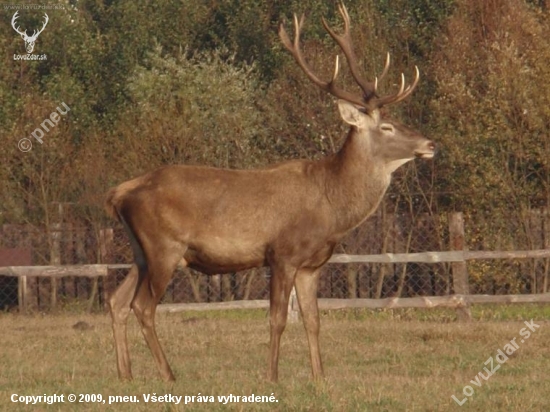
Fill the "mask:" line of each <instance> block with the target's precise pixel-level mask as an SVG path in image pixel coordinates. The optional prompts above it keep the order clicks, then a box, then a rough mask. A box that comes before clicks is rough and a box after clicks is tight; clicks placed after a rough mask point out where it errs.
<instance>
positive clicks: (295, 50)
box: [279, 14, 365, 107]
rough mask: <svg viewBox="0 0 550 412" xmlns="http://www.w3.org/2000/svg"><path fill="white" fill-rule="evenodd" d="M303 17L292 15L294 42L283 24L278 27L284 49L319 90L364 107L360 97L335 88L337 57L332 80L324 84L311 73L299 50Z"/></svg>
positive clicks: (337, 69)
mask: <svg viewBox="0 0 550 412" xmlns="http://www.w3.org/2000/svg"><path fill="white" fill-rule="evenodd" d="M304 21H305V17H304V15H302V16H301V17H300V20H298V17H297V16H296V14H295V15H294V31H295V33H294V42H292V41H291V40H290V37H289V36H288V33H287V32H286V29H285V27H284V24H283V23H281V24H280V25H279V37H280V39H281V41H282V43H283V45H284V46H285V48H286V49H287V50H288V51H289V52H290V53H291V54H292V56H293V57H294V59H295V60H296V62H297V63H298V65H299V66H300V68H301V69H302V70H303V72H304V73H305V74H306V76H307V77H308V78H309V79H310V80H311V81H312V82H313V83H315V84H316V85H317V86H318V87H319V88H321V89H322V90H325V91H326V92H328V93H330V94H332V95H333V96H335V97H337V98H339V99H343V100H346V101H348V102H350V103H354V104H356V105H359V106H361V107H364V106H365V102H364V101H363V99H361V98H360V96H356V95H354V94H352V93H349V92H347V91H345V90H343V89H340V88H338V87H336V85H335V80H336V77H337V76H338V71H339V59H338V56H337V57H336V65H335V69H334V74H333V76H332V79H331V80H330V81H328V82H325V81H323V80H321V79H319V77H317V76H316V75H315V73H313V71H312V70H311V69H310V67H309V66H308V65H307V63H306V61H305V58H304V56H303V55H302V51H301V49H300V32H301V30H302V26H303V24H304Z"/></svg>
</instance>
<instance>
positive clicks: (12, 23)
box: [11, 10, 27, 37]
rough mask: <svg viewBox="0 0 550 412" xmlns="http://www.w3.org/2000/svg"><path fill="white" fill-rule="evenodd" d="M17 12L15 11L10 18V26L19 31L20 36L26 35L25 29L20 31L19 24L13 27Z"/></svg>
mask: <svg viewBox="0 0 550 412" xmlns="http://www.w3.org/2000/svg"><path fill="white" fill-rule="evenodd" d="M18 13H19V10H18V11H16V12H15V14H14V15H13V17H12V19H11V26H12V27H13V29H14V30H15V31H16V32H17V33H19V34H20V35H21V36H25V37H27V31H26V30H25V31H21V29H20V28H19V26H17V27H15V20H17V18H18V17H19V16H18Z"/></svg>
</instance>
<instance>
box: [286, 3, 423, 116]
mask: <svg viewBox="0 0 550 412" xmlns="http://www.w3.org/2000/svg"><path fill="white" fill-rule="evenodd" d="M338 10H339V12H340V14H341V15H342V18H343V20H344V33H343V34H341V35H339V34H336V32H335V31H334V30H333V29H332V28H331V27H330V26H329V25H328V23H327V22H326V20H325V19H324V18H323V19H322V23H323V26H324V28H325V30H326V31H327V32H328V33H329V34H330V36H331V37H332V38H333V39H334V40H335V41H336V43H337V44H338V46H340V48H341V49H342V51H343V52H344V55H345V56H346V60H347V62H348V65H349V68H350V71H351V74H352V76H353V78H354V79H355V81H356V83H357V84H358V85H359V87H361V89H362V90H363V95H362V96H357V95H355V94H352V93H349V92H347V91H345V90H342V89H339V88H337V87H336V86H335V85H334V81H335V80H336V76H337V74H338V56H337V57H336V68H335V71H334V75H333V77H332V80H330V81H329V82H323V81H322V80H320V79H319V78H318V77H317V76H315V74H313V72H312V71H311V69H310V68H309V67H308V66H307V64H306V62H305V60H304V57H303V55H302V53H301V51H300V31H301V29H302V25H303V23H304V16H303V15H302V17H301V19H300V21H299V22H298V18H297V17H296V15H294V26H295V32H296V34H295V37H294V44H292V43H291V41H290V39H289V37H288V35H287V33H286V31H285V29H284V26H283V24H282V23H281V25H280V27H279V37H280V38H281V41H282V42H283V44H284V45H285V47H286V48H287V49H288V50H289V51H290V52H291V53H292V55H293V56H294V58H295V59H296V61H297V62H298V65H299V66H300V67H301V68H302V70H303V71H304V72H305V73H306V75H307V76H308V77H309V78H310V79H311V80H312V81H313V82H314V83H315V84H317V85H318V86H319V87H320V88H321V89H323V90H325V91H327V92H329V93H331V94H332V95H334V96H336V97H338V98H341V99H344V100H347V101H349V102H351V103H354V104H357V105H359V106H362V107H364V108H366V109H375V108H381V107H382V106H384V105H388V104H391V103H397V102H400V101H401V100H403V99H405V98H406V97H408V96H409V95H410V94H411V93H412V92H413V90H414V89H415V88H416V86H417V84H418V81H419V79H420V71H419V70H418V67H416V66H415V69H416V76H415V79H414V81H413V83H412V84H411V85H409V86H407V87H406V88H405V76H404V75H403V74H401V87H400V89H399V91H398V92H397V93H395V94H392V95H388V96H383V97H379V96H378V94H377V88H378V81H379V80H382V79H383V78H384V77H385V76H386V74H387V73H388V70H389V67H390V54H389V53H388V54H387V56H386V63H385V64H384V69H383V71H382V74H381V75H380V77H379V78H377V77H376V78H375V79H374V82H368V81H366V80H365V79H363V78H362V77H361V75H360V73H359V66H358V64H357V58H356V56H355V53H354V50H353V42H352V39H351V34H350V17H349V13H348V10H347V9H346V6H344V4H343V3H339V4H338Z"/></svg>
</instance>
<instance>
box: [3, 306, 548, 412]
mask: <svg viewBox="0 0 550 412" xmlns="http://www.w3.org/2000/svg"><path fill="white" fill-rule="evenodd" d="M473 312H474V316H475V321H474V322H471V323H467V324H461V323H458V322H456V321H455V316H454V312H453V311H445V310H435V309H426V310H384V311H366V310H349V311H338V312H325V313H323V315H322V321H321V325H322V326H321V327H322V329H321V344H322V352H323V360H324V366H325V373H326V376H327V378H326V380H325V381H324V382H322V383H318V384H315V383H313V382H311V381H310V366H309V356H308V352H307V344H306V342H305V333H304V331H303V327H302V325H301V324H292V325H288V326H287V329H286V331H285V334H284V335H283V342H282V349H281V361H280V367H279V383H278V384H271V383H268V382H266V381H265V379H264V374H265V371H266V363H267V351H268V345H267V343H268V321H267V317H266V313H265V311H231V312H208V313H186V314H159V315H157V330H158V333H159V337H160V339H161V342H162V344H163V346H164V349H165V351H166V353H167V356H168V359H169V361H170V362H171V365H172V368H173V370H174V373H175V374H176V377H177V381H176V382H175V383H171V384H166V383H164V382H161V381H160V380H159V379H158V375H157V371H156V368H155V366H154V364H153V360H152V357H151V355H150V353H149V349H148V348H147V347H146V345H145V342H144V340H143V338H142V336H141V332H140V330H139V328H138V326H137V323H136V321H135V319H134V318H133V316H132V319H131V321H130V325H129V332H128V333H129V336H128V338H129V342H130V351H131V356H132V361H133V372H134V378H135V379H134V381H132V382H119V381H118V379H117V377H116V366H115V354H114V348H113V341H112V336H111V327H110V319H109V317H108V315H106V314H102V315H79V314H68V313H65V314H55V315H54V314H48V315H32V316H23V315H14V314H7V313H2V314H0V330H1V331H2V332H1V334H2V344H1V348H2V350H1V351H0V410H2V411H3V410H10V411H12V410H29V411H30V410H32V411H40V410H51V411H57V410H60V411H65V410H79V411H85V410H86V411H87V410H98V411H100V410H101V411H104V410H117V411H118V410H121V411H151V410H152V411H183V410H202V411H217V410H258V411H448V410H469V411H470V410H475V411H488V410H489V411H520V410H521V411H548V410H550V401H549V396H548V393H549V392H550V379H549V375H550V373H549V369H550V348H549V342H550V322H549V321H548V319H550V307H544V306H536V305H530V306H498V307H497V306H494V307H493V306H491V307H487V306H477V307H475V308H474V311H473ZM531 319H533V320H534V323H535V324H537V325H539V327H538V328H536V327H535V326H532V327H531V328H532V329H534V330H535V332H531V335H530V336H529V337H528V338H526V337H525V332H524V336H520V330H522V328H526V325H525V324H524V321H526V320H527V321H529V320H531ZM78 322H81V323H80V324H79V325H84V327H82V328H78V327H76V328H75V327H74V326H75V325H76V324H77V323H78ZM86 326H88V327H87V328H86ZM526 330H529V329H526ZM513 338H516V341H515V342H516V344H517V346H518V348H517V349H516V350H515V351H514V353H513V354H510V356H509V359H508V360H506V361H505V362H503V363H502V365H501V366H500V368H499V369H498V370H496V371H495V372H494V374H493V375H492V376H490V377H488V379H487V380H484V379H483V378H482V377H481V378H480V376H479V375H478V373H479V372H482V373H483V374H484V375H485V376H487V375H489V374H487V373H485V372H484V370H483V368H487V370H489V371H490V370H491V368H492V369H493V370H494V369H495V368H497V365H498V362H497V361H496V358H495V356H496V355H497V350H498V349H501V350H504V349H503V348H505V345H506V344H507V343H509V342H510V341H511V340H512V339H513ZM521 339H523V340H524V342H521V341H520V340H521ZM510 347H512V348H513V346H509V347H508V348H510ZM490 357H493V360H494V365H493V366H492V367H491V365H490V363H487V364H485V363H486V361H487V360H488V359H489V358H490ZM501 360H503V358H501ZM476 375H477V376H478V377H477V381H479V385H480V386H477V385H476V384H477V383H478V382H477V381H476ZM470 381H473V382H470ZM466 385H469V386H470V387H471V390H470V389H468V388H466V393H467V394H471V391H473V394H472V395H471V396H470V397H466V396H465V395H464V394H463V388H464V387H465V386H466ZM14 394H16V395H17V396H21V395H27V396H29V395H34V396H38V395H52V394H58V395H61V394H63V395H64V400H65V402H64V403H55V404H52V405H47V404H44V403H41V404H36V405H32V406H31V405H29V406H25V404H23V403H13V402H12V401H11V398H12V396H13V395H14ZM69 394H76V395H77V396H79V394H88V395H101V397H102V398H103V399H105V400H106V403H105V404H103V403H94V402H91V400H93V397H92V398H88V400H89V401H90V402H87V403H78V402H76V403H70V402H68V399H67V396H68V395H69ZM147 394H149V395H153V394H156V395H157V396H160V395H165V394H172V395H174V396H182V400H181V403H180V404H178V405H176V404H174V403H152V402H149V403H146V402H145V401H144V400H145V399H144V395H147ZM230 394H233V395H238V396H243V395H246V396H250V395H251V394H254V396H257V395H259V396H266V397H269V396H271V395H272V394H273V398H272V399H274V398H276V400H277V402H266V403H243V402H231V403H227V404H226V405H224V404H223V403H221V402H219V401H218V396H229V395H230ZM117 395H119V396H136V397H137V398H136V399H137V400H139V401H140V402H139V403H124V402H119V403H115V404H112V405H110V406H109V405H108V397H109V396H117ZM198 395H200V396H207V397H208V398H207V400H210V399H212V398H210V396H213V402H209V403H202V402H197V396H198ZM452 395H455V396H456V398H457V400H459V401H462V400H463V399H464V398H466V399H467V400H466V401H465V402H464V404H463V405H462V406H459V405H458V404H457V403H456V402H455V401H454V400H453V399H452V398H451V396H452ZM185 396H195V402H192V403H188V404H187V405H184V402H185ZM83 399H85V398H83ZM77 400H78V399H77Z"/></svg>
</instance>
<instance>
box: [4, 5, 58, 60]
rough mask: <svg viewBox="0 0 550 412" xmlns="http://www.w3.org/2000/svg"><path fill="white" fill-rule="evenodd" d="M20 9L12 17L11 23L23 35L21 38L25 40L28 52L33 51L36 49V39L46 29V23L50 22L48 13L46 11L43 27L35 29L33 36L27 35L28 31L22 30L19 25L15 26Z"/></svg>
mask: <svg viewBox="0 0 550 412" xmlns="http://www.w3.org/2000/svg"><path fill="white" fill-rule="evenodd" d="M18 13H19V11H16V12H15V14H14V15H13V18H12V19H11V25H12V27H13V29H14V30H15V31H16V32H17V33H19V34H20V35H21V38H22V39H23V40H24V41H25V49H27V53H29V54H30V53H32V52H33V50H34V43H35V42H36V39H37V38H38V36H39V35H40V33H42V32H43V31H44V29H45V28H46V25H47V24H48V21H49V17H48V15H47V14H46V13H44V24H43V25H42V28H41V29H40V30H34V31H33V34H32V36H28V35H27V31H26V30H25V31H23V30H21V28H20V27H19V26H17V27H16V26H15V23H16V22H15V21H16V20H17V18H18V17H19V16H18Z"/></svg>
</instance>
